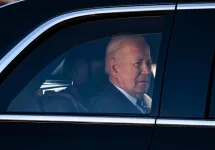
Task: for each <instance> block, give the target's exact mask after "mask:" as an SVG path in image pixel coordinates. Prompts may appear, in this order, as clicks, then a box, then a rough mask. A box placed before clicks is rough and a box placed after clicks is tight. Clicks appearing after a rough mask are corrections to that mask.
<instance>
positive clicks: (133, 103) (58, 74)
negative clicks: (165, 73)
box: [0, 15, 169, 116]
mask: <svg viewBox="0 0 215 150" xmlns="http://www.w3.org/2000/svg"><path fill="white" fill-rule="evenodd" d="M164 21H165V17H164V16H162V15H160V16H159V15H158V16H153V17H135V18H133V17H129V18H121V19H107V20H98V21H91V22H87V23H81V24H79V25H75V26H74V25H71V22H70V23H68V25H66V26H63V27H62V28H61V29H57V30H54V32H53V31H52V32H48V34H47V35H43V38H42V40H41V41H40V39H39V40H37V41H36V42H34V43H32V45H31V46H30V47H28V48H26V50H25V53H23V54H21V55H20V56H19V57H18V58H17V60H16V62H19V63H18V64H14V66H15V67H12V66H10V67H9V69H8V68H7V69H8V70H9V71H8V72H11V74H10V75H9V76H8V77H7V78H6V79H5V81H4V82H3V83H2V84H1V87H2V89H3V90H2V91H1V93H0V94H4V93H3V91H4V90H6V89H7V88H10V92H11V94H10V95H8V96H7V97H6V100H5V101H4V104H5V106H7V107H6V111H7V112H8V113H42V114H44V113H47V114H48V113H65V114H68V113H72V114H73V113H74V114H79V113H92V114H103V115H107V114H108V115H116V114H117V115H118V114H120V115H146V116H147V115H151V114H153V113H151V111H152V107H153V105H156V104H158V102H153V101H154V100H153V95H154V94H156V92H155V90H154V83H156V80H155V79H156V78H157V76H159V78H162V71H161V72H160V73H159V72H158V73H157V71H156V70H157V69H159V68H160V69H161V70H163V69H162V67H163V65H161V64H163V62H164V61H165V55H163V53H164V52H165V50H166V48H165V47H164V48H163V49H161V45H162V44H161V43H165V41H168V32H167V30H168V29H165V27H169V26H168V24H167V25H166V24H164ZM95 26H96V28H95ZM98 31H100V32H98ZM50 35H51V36H50ZM162 41H164V42H162ZM164 45H165V44H164ZM160 49H161V50H160ZM160 53H162V55H160ZM159 62H160V67H158V66H159ZM16 77H19V80H16V82H14V81H15V78H16ZM12 83H15V84H14V85H15V86H10V85H11V84H12ZM3 87H4V88H3ZM157 87H158V86H157ZM159 92H160V91H159ZM159 92H158V94H159ZM157 101H158V100H157ZM153 103H154V104H153ZM155 108H156V106H155ZM2 110H4V109H2Z"/></svg>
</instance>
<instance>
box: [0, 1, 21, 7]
mask: <svg viewBox="0 0 215 150" xmlns="http://www.w3.org/2000/svg"><path fill="white" fill-rule="evenodd" d="M24 1H25V0H19V1H15V2H12V3H8V4H5V5H2V6H0V8H4V7H7V6H10V5H13V4H17V3H19V2H24Z"/></svg>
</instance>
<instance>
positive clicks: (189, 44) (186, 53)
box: [151, 1, 215, 150]
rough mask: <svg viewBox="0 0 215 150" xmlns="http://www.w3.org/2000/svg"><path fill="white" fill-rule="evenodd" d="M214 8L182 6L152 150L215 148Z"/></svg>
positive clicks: (177, 13)
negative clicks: (214, 91) (213, 90)
mask: <svg viewBox="0 0 215 150" xmlns="http://www.w3.org/2000/svg"><path fill="white" fill-rule="evenodd" d="M214 6H215V5H214V3H204V4H201V3H199V4H197V3H196V4H183V3H180V1H179V4H178V6H177V12H176V17H175V22H174V27H173V31H172V38H171V41H170V46H169V50H168V59H167V64H166V72H165V75H164V85H163V93H162V99H161V107H160V113H159V118H158V119H157V121H156V127H155V132H154V134H153V139H152V144H151V145H152V147H151V149H152V150H158V149H166V150H167V149H174V150H178V149H184V150H185V149H189V150H190V149H195V150H197V149H214V148H215V145H214V131H215V130H214V122H213V121H212V120H210V119H209V116H210V109H209V108H210V104H212V107H213V102H210V99H211V88H212V83H213V72H214V48H215V45H214V38H215V29H214V25H215V22H214V17H215V16H214V15H215V9H214V8H215V7H214ZM212 101H213V100H212ZM212 110H213V109H212ZM212 110H211V111H212ZM211 114H213V113H211Z"/></svg>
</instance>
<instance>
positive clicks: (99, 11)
mask: <svg viewBox="0 0 215 150" xmlns="http://www.w3.org/2000/svg"><path fill="white" fill-rule="evenodd" d="M157 11H164V12H168V11H175V5H172V4H171V5H153V6H150V5H149V6H125V7H113V8H96V9H88V10H81V11H76V12H72V13H67V14H64V15H61V16H58V17H55V18H53V19H51V20H49V21H47V22H46V23H44V24H42V25H41V26H40V27H38V28H37V29H35V30H34V31H33V32H31V33H30V34H29V35H28V36H26V37H25V38H24V39H23V40H22V41H21V42H19V43H18V44H17V45H16V46H15V47H14V48H13V49H12V50H11V51H9V53H7V54H6V56H4V57H3V58H2V59H1V60H0V73H2V72H3V71H4V70H5V68H6V67H7V66H8V65H9V64H10V63H11V62H12V61H13V60H14V58H16V57H17V56H18V55H19V54H20V53H21V52H22V51H23V50H24V49H25V48H26V47H28V46H29V45H30V44H31V43H32V42H34V41H35V40H36V39H37V38H38V37H39V36H40V35H41V34H43V33H44V32H46V31H47V30H48V29H50V28H51V27H54V26H55V25H58V24H59V23H62V22H64V21H66V20H70V19H76V18H78V17H83V16H91V15H105V14H114V13H133V12H150V13H151V12H152V13H153V12H157ZM157 109H158V108H157ZM10 116H11V117H12V120H17V119H18V120H23V121H24V120H25V117H27V118H28V117H29V116H31V115H14V114H11V115H2V117H4V118H5V117H6V118H8V119H9V118H10ZM40 116H41V115H34V117H33V118H31V119H32V120H34V118H35V117H38V118H40ZM43 117H48V118H49V119H48V118H47V120H46V121H54V120H58V121H59V120H61V117H63V116H55V117H54V116H49V115H46V116H44V115H43ZM68 117H69V118H75V117H74V116H67V117H66V118H67V119H66V120H64V121H68ZM79 117H80V118H83V120H80V119H79V121H80V122H85V121H86V120H88V119H89V118H91V119H92V118H93V120H95V121H94V122H96V120H97V119H98V120H97V122H100V123H103V121H101V120H102V118H101V119H99V117H98V116H95V117H86V116H85V117H83V116H79ZM54 118H55V119H54ZM96 118H97V119H96ZM113 118H116V121H114V120H115V119H113ZM117 118H118V119H119V117H111V119H110V118H106V120H110V121H111V122H112V123H118V121H117V120H118V119H117ZM0 119H1V118H0ZM31 119H30V120H31ZM35 119H36V118H35ZM91 119H90V120H91ZM103 119H105V118H103ZM124 119H125V120H126V119H128V120H129V119H131V123H132V122H135V123H137V124H138V122H139V121H140V122H141V124H145V123H146V124H155V117H150V118H146V117H142V118H141V120H140V119H138V118H132V117H125V118H124ZM135 119H137V120H135ZM6 120H7V119H6ZM36 120H37V121H42V120H40V119H36ZM75 120H76V119H75ZM122 120H123V119H122ZM122 120H121V121H120V122H121V123H127V121H124V122H123V121H122ZM132 120H134V121H132ZM70 121H71V120H70ZM87 122H89V121H87ZM107 122H109V121H107ZM89 123H90V122H89Z"/></svg>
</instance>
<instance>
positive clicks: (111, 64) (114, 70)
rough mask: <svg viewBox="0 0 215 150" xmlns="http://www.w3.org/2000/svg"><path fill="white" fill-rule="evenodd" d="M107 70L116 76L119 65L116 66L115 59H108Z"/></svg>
mask: <svg viewBox="0 0 215 150" xmlns="http://www.w3.org/2000/svg"><path fill="white" fill-rule="evenodd" d="M109 69H110V70H109V71H110V73H111V74H112V75H113V76H114V77H115V78H117V77H118V69H119V66H118V64H117V63H116V61H115V60H113V59H111V60H110V61H109Z"/></svg>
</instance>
